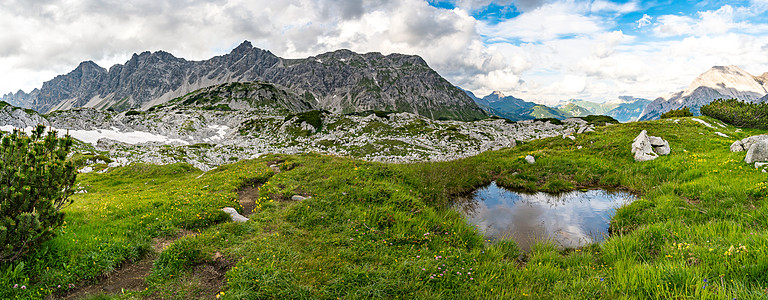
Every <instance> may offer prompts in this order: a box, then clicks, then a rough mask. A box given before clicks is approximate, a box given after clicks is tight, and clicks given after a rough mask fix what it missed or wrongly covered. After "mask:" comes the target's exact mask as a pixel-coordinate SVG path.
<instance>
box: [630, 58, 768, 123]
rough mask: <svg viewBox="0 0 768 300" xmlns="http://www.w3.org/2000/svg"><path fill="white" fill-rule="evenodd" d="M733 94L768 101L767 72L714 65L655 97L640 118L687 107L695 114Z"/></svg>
mask: <svg viewBox="0 0 768 300" xmlns="http://www.w3.org/2000/svg"><path fill="white" fill-rule="evenodd" d="M719 98H724V99H731V98H735V99H738V100H741V101H745V102H752V103H759V102H766V101H768V72H766V73H763V74H762V75H760V76H754V75H751V74H749V73H747V72H746V71H744V70H742V69H741V68H739V67H737V66H715V67H712V68H711V69H709V70H708V71H706V72H704V73H702V74H701V75H699V76H698V77H696V79H695V80H694V81H693V82H692V83H691V84H690V85H689V86H688V88H687V89H685V90H683V91H679V92H677V93H674V94H671V95H668V96H664V97H659V98H656V100H653V102H651V103H650V104H648V106H646V107H645V110H644V111H643V113H642V115H641V116H640V118H639V120H653V119H658V118H659V116H661V114H662V113H665V112H667V111H670V110H673V109H680V108H682V107H689V108H690V109H691V112H693V113H694V114H695V115H698V114H699V109H700V108H701V107H702V106H704V105H706V104H708V103H710V102H712V100H715V99H719Z"/></svg>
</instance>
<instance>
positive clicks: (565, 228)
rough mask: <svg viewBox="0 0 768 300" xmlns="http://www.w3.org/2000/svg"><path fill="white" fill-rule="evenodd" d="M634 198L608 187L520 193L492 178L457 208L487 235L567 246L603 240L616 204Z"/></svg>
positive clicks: (525, 243) (527, 243)
mask: <svg viewBox="0 0 768 300" xmlns="http://www.w3.org/2000/svg"><path fill="white" fill-rule="evenodd" d="M635 199H637V197H636V196H634V195H632V194H630V193H627V192H609V191H605V190H587V191H571V192H566V193H560V194H549V193H535V194H530V193H518V192H513V191H510V190H507V189H504V188H502V187H499V186H498V185H496V182H492V183H491V184H490V185H488V186H486V187H484V188H481V189H478V190H477V191H475V192H474V194H473V195H472V197H471V198H470V199H466V200H465V201H460V202H459V203H457V204H456V207H457V208H458V209H459V210H460V211H462V212H464V213H465V215H466V216H467V219H468V221H469V223H470V224H472V225H475V226H477V227H478V229H479V230H480V232H481V233H483V234H484V235H485V237H486V239H489V240H492V241H493V240H498V239H513V240H515V241H516V242H517V244H518V245H519V246H520V248H521V249H523V250H525V251H528V250H530V247H531V246H532V245H533V244H534V243H535V242H536V241H541V240H552V241H553V242H555V244H557V245H560V246H561V247H565V248H572V247H579V246H584V245H587V244H590V243H594V242H600V241H602V240H603V238H604V237H605V236H606V235H608V225H609V222H610V220H611V218H612V217H613V215H614V213H615V211H616V208H618V207H621V206H622V205H625V204H628V203H631V202H632V201H634V200H635Z"/></svg>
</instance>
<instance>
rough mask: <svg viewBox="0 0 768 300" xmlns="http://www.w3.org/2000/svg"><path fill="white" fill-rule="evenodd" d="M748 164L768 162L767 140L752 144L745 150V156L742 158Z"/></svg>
mask: <svg viewBox="0 0 768 300" xmlns="http://www.w3.org/2000/svg"><path fill="white" fill-rule="evenodd" d="M744 161H746V162H747V163H748V164H751V163H754V162H758V161H768V140H761V141H759V142H757V143H754V144H752V146H750V147H749V150H747V156H746V157H745V158H744Z"/></svg>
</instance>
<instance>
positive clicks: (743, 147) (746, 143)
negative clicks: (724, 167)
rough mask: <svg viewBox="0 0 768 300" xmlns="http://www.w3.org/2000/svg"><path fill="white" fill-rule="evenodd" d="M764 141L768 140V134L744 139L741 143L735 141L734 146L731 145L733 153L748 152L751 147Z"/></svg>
mask: <svg viewBox="0 0 768 300" xmlns="http://www.w3.org/2000/svg"><path fill="white" fill-rule="evenodd" d="M762 140H768V134H762V135H753V136H750V137H746V138H743V139H741V140H739V141H735V142H733V144H731V152H740V151H747V150H749V148H750V147H752V144H754V143H757V142H759V141H762Z"/></svg>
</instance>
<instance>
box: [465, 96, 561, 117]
mask: <svg viewBox="0 0 768 300" xmlns="http://www.w3.org/2000/svg"><path fill="white" fill-rule="evenodd" d="M464 93H466V94H467V95H468V96H469V97H470V98H472V99H473V100H475V103H477V105H478V106H480V108H482V109H483V110H485V111H486V112H487V113H489V114H491V115H495V116H499V117H502V118H506V119H509V120H512V121H521V120H533V119H539V118H556V119H561V120H562V119H566V118H569V117H570V116H569V115H566V114H563V112H561V111H559V110H557V109H555V108H552V107H548V106H546V105H541V104H536V103H533V102H528V101H525V100H523V99H520V98H515V97H512V96H505V95H504V94H502V93H501V92H499V91H496V92H493V93H491V94H490V95H488V96H485V97H483V98H478V97H477V96H475V94H474V93H472V92H470V91H467V90H465V91H464Z"/></svg>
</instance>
